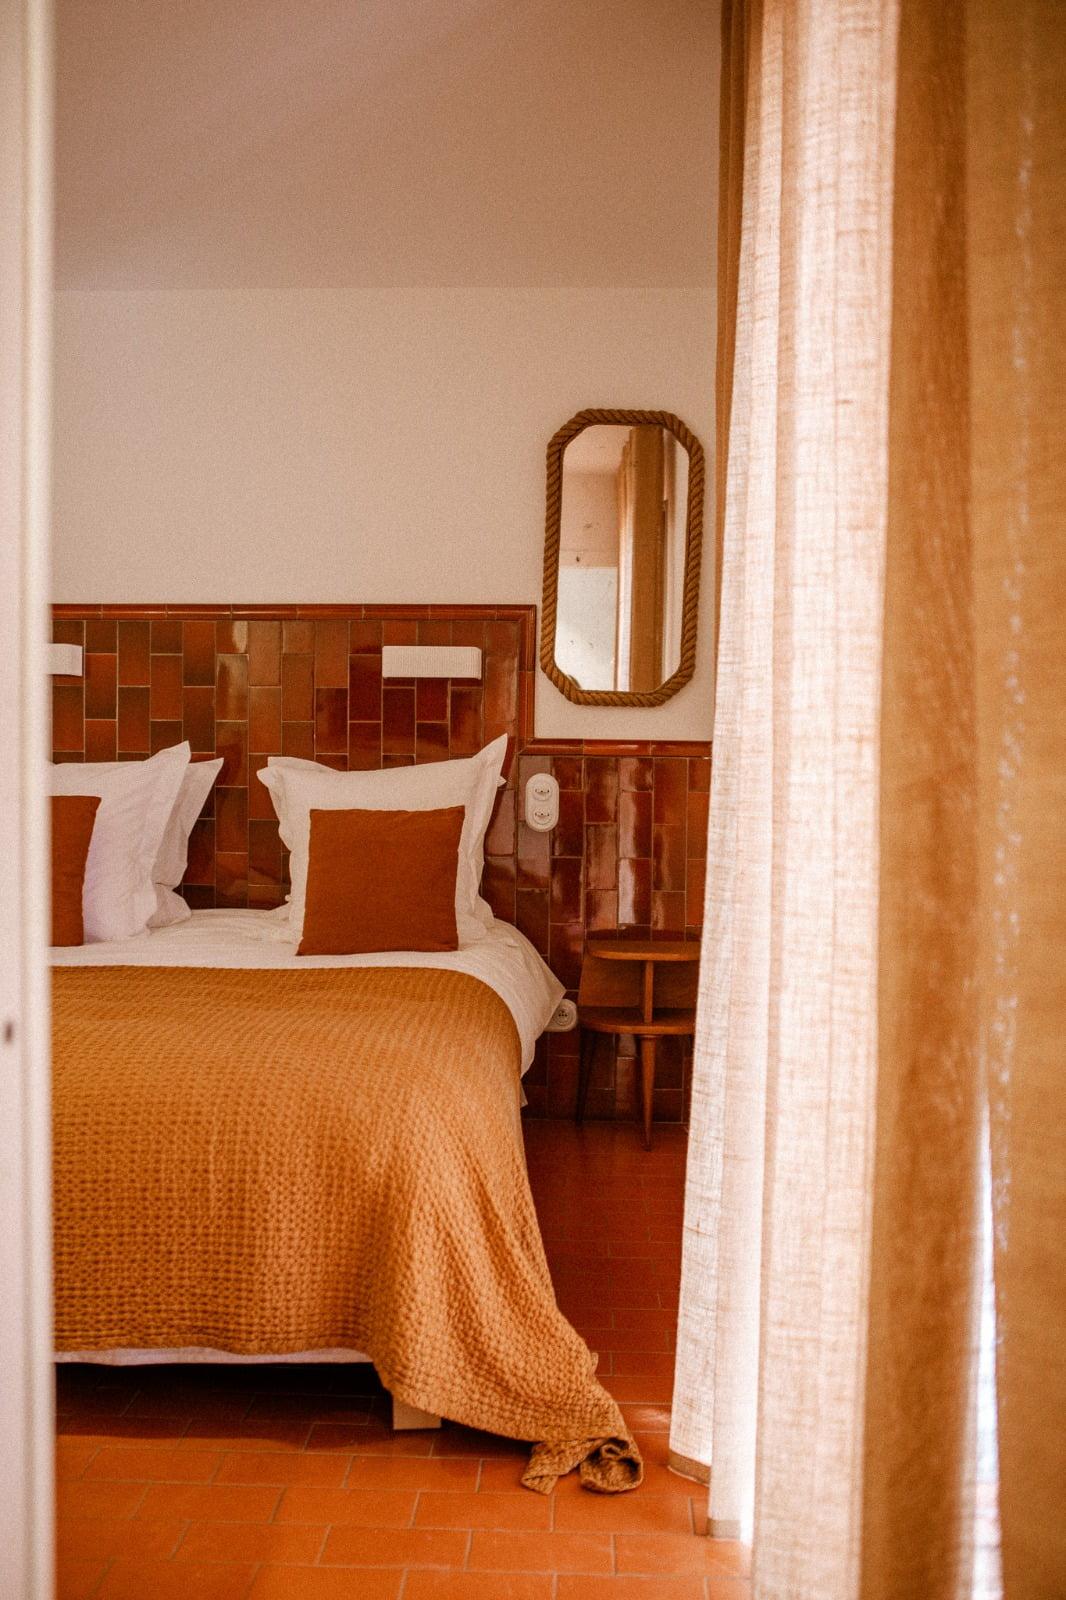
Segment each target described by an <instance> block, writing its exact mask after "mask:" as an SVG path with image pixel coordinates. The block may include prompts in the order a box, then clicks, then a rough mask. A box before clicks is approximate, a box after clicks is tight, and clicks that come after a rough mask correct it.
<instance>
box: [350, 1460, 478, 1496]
mask: <svg viewBox="0 0 1066 1600" xmlns="http://www.w3.org/2000/svg"><path fill="white" fill-rule="evenodd" d="M319 1459H324V1458H319ZM479 1467H480V1464H479V1462H477V1461H474V1460H471V1459H470V1458H468V1457H465V1456H393V1457H382V1456H353V1457H352V1461H351V1466H350V1467H349V1469H348V1477H347V1480H346V1481H347V1486H348V1488H349V1489H416V1490H417V1489H476V1488H477V1487H478V1472H479Z"/></svg>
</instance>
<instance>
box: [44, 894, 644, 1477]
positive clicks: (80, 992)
mask: <svg viewBox="0 0 1066 1600" xmlns="http://www.w3.org/2000/svg"><path fill="white" fill-rule="evenodd" d="M54 963H55V968H56V970H55V974H54V1029H55V1046H54V1081H55V1113H54V1119H55V1227H56V1245H55V1264H56V1344H57V1355H58V1358H59V1359H60V1360H82V1361H85V1360H91V1361H109V1362H129V1363H133V1362H139V1361H149V1360H155V1361H175V1360H180V1361H191V1360H212V1361H220V1360H256V1361H296V1360H298V1361H307V1360H316V1359H317V1360H335V1361H356V1360H371V1361H373V1363H374V1365H375V1367H376V1368H377V1371H378V1373H379V1375H380V1377H381V1379H382V1382H383V1383H384V1384H385V1386H386V1387H387V1388H388V1389H389V1390H390V1392H391V1393H392V1395H393V1399H394V1402H395V1403H397V1404H398V1405H399V1406H400V1407H401V1408H405V1409H406V1410H407V1412H408V1414H409V1416H412V1417H414V1418H415V1419H416V1420H417V1419H421V1420H428V1417H429V1416H430V1415H439V1416H444V1417H447V1418H449V1419H452V1420H454V1421H457V1422H463V1423H466V1424H468V1425H470V1426H473V1427H478V1428H483V1429H486V1430H488V1431H491V1432H497V1433H503V1434H508V1435H510V1436H512V1437H515V1438H519V1439H525V1440H528V1441H529V1442H530V1443H531V1445H532V1446H533V1450H532V1454H531V1458H530V1463H529V1466H528V1468H527V1470H526V1473H525V1475H524V1477H523V1482H525V1483H526V1484H527V1486H528V1487H530V1488H534V1489H538V1490H541V1491H547V1490H548V1489H550V1487H551V1486H552V1484H553V1483H554V1481H555V1479H556V1478H557V1477H558V1476H559V1475H560V1474H561V1473H563V1472H566V1471H569V1470H571V1469H572V1468H574V1467H577V1468H579V1469H580V1473H581V1477H582V1481H583V1482H584V1483H585V1484H586V1486H587V1487H589V1488H593V1489H598V1490H603V1491H612V1490H616V1489H625V1488H630V1487H633V1486H634V1485H635V1484H636V1483H637V1482H639V1479H640V1472H641V1468H640V1458H639V1454H638V1452H637V1450H636V1447H635V1445H634V1443H633V1440H632V1438H631V1436H630V1434H629V1431H628V1429H627V1427H626V1425H625V1423H624V1421H623V1419H622V1416H621V1414H620V1412H619V1410H618V1407H617V1406H616V1404H615V1402H614V1401H613V1400H612V1399H611V1397H610V1396H609V1395H608V1394H607V1393H606V1391H605V1390H604V1389H603V1388H602V1387H601V1386H600V1385H599V1384H598V1383H597V1381H596V1378H595V1358H594V1357H593V1356H592V1355H591V1354H590V1352H589V1351H588V1349H587V1347H586V1346H585V1345H584V1343H583V1341H582V1340H581V1339H580V1338H579V1336H578V1335H577V1334H576V1332H575V1331H574V1330H573V1329H572V1328H571V1327H570V1326H569V1324H568V1323H567V1322H566V1321H565V1319H564V1318H563V1317H562V1315H561V1314H560V1312H559V1311H558V1309H557V1307H556V1305H555V1299H554V1293H553V1291H552V1287H551V1281H550V1278H549V1276H548V1271H547V1264H546V1261H545V1258H544V1253H543V1247H542V1244H541V1240H540V1235H539V1231H538V1228H537V1223H536V1217H535V1213H534V1211H533V1205H532V1198H531V1196H530V1192H529V1185H528V1177H527V1174H526V1171H525V1162H524V1155H523V1149H522V1140H521V1128H520V1121H519V1108H520V1100H521V1075H522V1073H523V1072H524V1071H525V1069H526V1068H527V1067H528V1066H529V1064H530V1062H531V1060H532V1057H533V1049H534V1045H535V1041H536V1038H537V1036H538V1034H539V1033H540V1032H541V1031H542V1029H543V1027H544V1026H545V1024H546V1022H547V1021H548V1019H549V1017H550V1015H551V1012H552V1011H553V1009H554V1008H555V1006H556V1004H557V1003H558V1000H559V998H560V997H561V994H562V989H561V986H560V985H559V984H558V983H557V981H556V980H555V978H554V977H553V976H552V974H551V973H550V972H549V971H548V969H547V968H546V967H545V965H544V963H543V962H542V961H541V960H540V958H539V956H537V954H536V953H535V951H534V950H533V949H532V947H531V946H530V945H529V944H528V942H527V941H526V940H525V939H524V938H523V936H522V935H521V934H520V933H519V932H518V931H517V930H516V929H514V928H513V927H510V926H509V925H507V924H504V923H500V922H494V923H493V924H492V926H491V927H490V928H488V929H486V931H485V933H484V936H483V937H481V938H478V939H477V940H475V941H473V942H471V943H466V944H464V945H462V946H461V947H460V948H459V949H458V950H454V951H446V952H432V953H429V952H427V953H408V952H402V953H399V954H393V955H383V954H378V955H359V956H329V957H325V956H310V957H309V956H302V957H297V956H296V955H295V954H294V946H293V943H292V939H291V937H290V935H289V932H288V929H287V927H286V925H285V921H284V913H281V914H279V913H277V912H264V911H243V910H239V911H201V912H196V913H195V914H194V915H193V916H192V917H191V918H190V919H189V920H188V921H186V922H183V923H180V924H178V925H176V926H173V927H171V928H166V929H162V930H159V931H157V932H154V933H150V934H147V935H145V936H141V937H138V938H134V939H127V940H114V941H111V942H107V943H96V944H87V945H81V946H76V947H71V948H68V949H57V950H56V951H55V952H54Z"/></svg>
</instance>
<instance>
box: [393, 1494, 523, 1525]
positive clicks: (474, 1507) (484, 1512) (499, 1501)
mask: <svg viewBox="0 0 1066 1600" xmlns="http://www.w3.org/2000/svg"><path fill="white" fill-rule="evenodd" d="M415 1526H416V1527H418V1528H515V1529H521V1528H549V1527H550V1526H551V1501H550V1500H549V1499H548V1497H547V1496H546V1495H540V1494H532V1493H531V1492H530V1491H529V1490H528V1489H518V1490H516V1491H515V1493H514V1494H493V1493H490V1494H437V1493H435V1492H434V1491H433V1490H430V1491H429V1492H428V1493H427V1494H422V1495H419V1497H418V1509H417V1510H416V1512H415Z"/></svg>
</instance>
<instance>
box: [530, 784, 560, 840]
mask: <svg viewBox="0 0 1066 1600" xmlns="http://www.w3.org/2000/svg"><path fill="white" fill-rule="evenodd" d="M558 820H559V785H558V783H556V781H555V779H554V778H553V777H552V775H551V773H550V772H535V773H534V774H533V776H532V777H531V778H530V780H529V782H528V783H527V784H526V826H527V827H529V828H535V829H536V831H537V833H550V832H551V830H552V829H553V828H554V827H555V824H556V823H557V822H558Z"/></svg>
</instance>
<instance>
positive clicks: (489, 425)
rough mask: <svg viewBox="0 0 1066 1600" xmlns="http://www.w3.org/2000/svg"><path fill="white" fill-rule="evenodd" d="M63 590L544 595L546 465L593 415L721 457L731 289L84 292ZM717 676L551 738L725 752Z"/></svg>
mask: <svg viewBox="0 0 1066 1600" xmlns="http://www.w3.org/2000/svg"><path fill="white" fill-rule="evenodd" d="M57 302H58V303H57V318H56V463H55V473H56V478H55V554H54V573H55V577H54V585H55V598H56V599H57V600H59V601H83V602H89V601H149V600H157V601H166V600H170V601H204V602H208V601H231V600H244V601H249V602H251V601H262V602H272V601H290V602H291V601H300V600H304V601H318V602H322V603H325V602H328V601H380V602H418V601H431V602H432V601H435V602H448V601H470V602H491V601H500V602H503V601H525V602H529V601H532V602H535V603H537V604H539V601H540V590H541V566H542V556H543V530H544V451H545V446H546V444H547V441H548V439H549V437H550V436H551V434H552V433H553V432H554V430H555V429H556V428H557V427H558V426H559V425H560V424H561V423H563V422H565V421H566V420H567V418H568V417H569V416H571V415H572V414H573V413H574V412H575V411H577V410H579V409H580V408H581V407H583V406H641V407H663V408H666V409H668V410H672V411H675V412H677V413H678V415H680V416H681V417H682V419H683V420H684V421H685V422H687V423H688V425H689V426H690V427H691V428H692V429H693V430H694V431H695V432H696V433H697V434H698V435H699V436H700V438H701V439H702V440H703V442H704V445H705V447H706V448H707V450H708V453H710V446H711V442H712V438H713V422H714V409H713V379H714V301H713V291H712V290H710V289H692V288H689V289H638V288H625V289H612V288H587V289H547V288H531V289H514V288H509V289H492V288H456V289H425V288H406V289H399V288H395V289H355V288H345V289H301V290H269V289H262V288H250V289H243V290H209V291H186V290H182V291H177V290H171V291H101V290H96V291H91V292H83V291H76V290H66V291H64V292H63V293H61V294H60V295H59V296H58V297H57ZM712 547H713V541H712V540H711V539H710V538H708V539H707V540H706V543H705V556H706V559H705V565H704V585H703V601H702V606H701V648H700V664H699V668H698V671H697V675H696V678H695V679H694V680H693V682H692V683H691V684H689V685H688V686H687V687H686V688H685V689H684V690H683V691H682V692H681V694H679V695H678V696H677V697H676V698H675V699H674V700H672V701H670V702H669V703H668V704H667V705H666V706H664V707H662V708H659V709H656V710H652V711H639V710H638V711H629V710H598V709H597V710H592V709H587V708H583V707H579V706H572V705H570V704H569V702H568V701H566V700H564V699H563V697H562V696H561V695H559V694H558V692H557V691H556V690H555V689H554V688H553V687H552V686H551V685H550V684H549V683H548V681H547V679H545V678H544V677H543V676H540V677H539V678H538V686H537V704H538V711H537V731H538V733H541V734H546V735H552V734H554V735H560V736H562V735H570V736H585V737H600V738H604V737H607V738H641V737H645V738H650V737H655V738H659V739H665V738H706V737H708V736H709V733H710V727H711V699H712V685H711V650H710V644H711V640H710V618H711V607H712V601H711V596H712V594H713V573H712V571H711V561H710V555H711V551H712Z"/></svg>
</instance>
